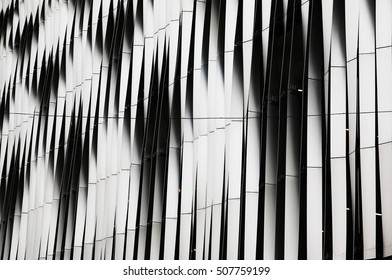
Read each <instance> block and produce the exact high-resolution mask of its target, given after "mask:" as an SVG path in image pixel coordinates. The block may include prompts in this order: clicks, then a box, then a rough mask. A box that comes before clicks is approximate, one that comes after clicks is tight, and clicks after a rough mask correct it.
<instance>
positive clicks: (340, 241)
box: [331, 158, 347, 259]
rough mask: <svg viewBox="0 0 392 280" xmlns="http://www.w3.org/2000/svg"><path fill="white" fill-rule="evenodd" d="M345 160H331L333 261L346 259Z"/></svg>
mask: <svg viewBox="0 0 392 280" xmlns="http://www.w3.org/2000/svg"><path fill="white" fill-rule="evenodd" d="M345 170H346V159H344V158H339V159H331V194H332V207H331V208H332V242H333V243H332V244H333V248H332V251H333V259H346V179H347V178H346V171H345Z"/></svg>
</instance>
